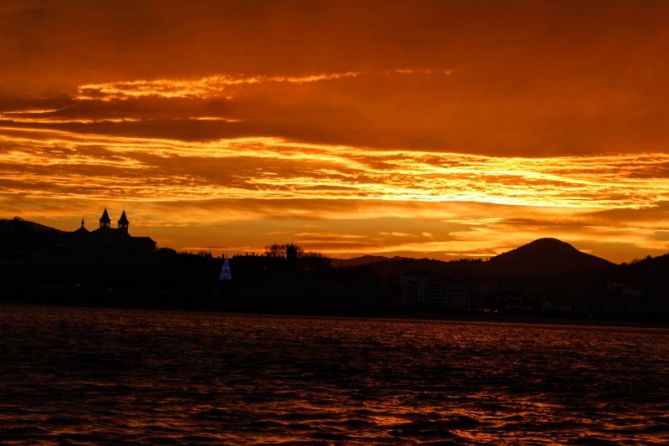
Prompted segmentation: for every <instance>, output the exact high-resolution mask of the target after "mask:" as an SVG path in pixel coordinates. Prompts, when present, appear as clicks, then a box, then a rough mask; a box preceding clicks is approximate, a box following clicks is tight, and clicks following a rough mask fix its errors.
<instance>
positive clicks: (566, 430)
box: [0, 306, 669, 445]
mask: <svg viewBox="0 0 669 446" xmlns="http://www.w3.org/2000/svg"><path fill="white" fill-rule="evenodd" d="M0 444H3V445H15V444H41V445H50V444H53V445H79V444H101V445H119V444H136V445H170V444H175V445H176V444H216V445H247V444H262V445H288V444H290V445H301V444H303V445H339V444H342V445H348V444H350V445H374V444H408V445H411V444H426V445H451V444H455V445H459V444H464V445H469V444H472V445H476V444H481V445H484V444H485V445H516V444H529V445H542V444H546V445H549V444H550V445H556V444H565V445H619V444H620V445H639V444H643V445H652V444H657V445H660V444H664V445H666V444H669V331H667V330H662V329H644V328H616V327H588V326H567V325H564V326H558V325H539V324H511V323H476V322H449V321H429V320H400V319H391V320H388V319H386V320H383V319H356V318H325V317H290V316H267V315H238V314H223V313H205V312H176V311H171V312H168V311H150V310H122V309H84V308H62V307H38V306H0Z"/></svg>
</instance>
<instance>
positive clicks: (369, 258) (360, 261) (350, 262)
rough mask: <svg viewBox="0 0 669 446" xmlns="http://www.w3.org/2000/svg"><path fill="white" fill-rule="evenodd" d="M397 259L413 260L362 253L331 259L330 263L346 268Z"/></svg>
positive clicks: (403, 258)
mask: <svg viewBox="0 0 669 446" xmlns="http://www.w3.org/2000/svg"><path fill="white" fill-rule="evenodd" d="M399 260H413V259H407V258H406V257H399V256H395V257H386V256H373V255H364V256H360V257H353V258H351V259H332V261H331V265H332V266H334V267H336V268H348V267H355V266H364V265H369V264H372V263H379V262H388V261H391V262H395V261H399Z"/></svg>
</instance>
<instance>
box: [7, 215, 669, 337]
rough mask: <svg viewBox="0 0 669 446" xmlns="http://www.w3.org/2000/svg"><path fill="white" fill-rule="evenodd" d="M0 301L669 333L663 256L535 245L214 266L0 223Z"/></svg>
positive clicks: (217, 261) (280, 252)
mask: <svg viewBox="0 0 669 446" xmlns="http://www.w3.org/2000/svg"><path fill="white" fill-rule="evenodd" d="M224 262H227V264H228V265H227V266H229V271H230V274H231V280H221V277H222V276H221V271H222V269H223V266H224ZM223 278H225V279H227V277H223ZM0 301H3V302H6V303H36V304H54V305H80V306H113V307H139V308H178V309H197V310H214V311H239V312H258V313H283V314H286V313H292V314H320V315H348V316H351V315H355V316H391V317H394V316H396V317H412V316H419V317H426V316H428V317H429V316H433V317H439V318H444V317H447V318H448V317H454V318H473V319H483V320H516V321H522V320H528V321H530V320H531V321H536V320H542V319H545V320H553V321H555V320H570V321H593V320H600V321H611V322H625V321H626V322H641V323H656V324H667V323H669V254H667V255H663V256H660V257H654V258H651V257H648V258H646V259H643V260H640V261H635V262H632V263H631V264H622V265H616V264H613V263H611V262H608V261H606V260H604V259H601V258H598V257H595V256H593V255H590V254H586V253H583V252H581V251H579V250H577V249H576V248H574V247H573V246H571V245H569V244H567V243H564V242H562V241H559V240H556V239H539V240H536V241H534V242H532V243H529V244H527V245H524V246H521V247H519V248H517V249H514V250H512V251H509V252H506V253H504V254H501V255H499V256H496V257H493V258H491V259H490V260H488V261H482V260H458V261H450V262H443V261H438V260H431V259H410V258H402V257H394V258H386V257H382V256H364V257H360V258H357V259H348V260H336V259H328V258H326V257H323V256H320V255H316V254H303V253H301V252H300V250H299V249H298V248H297V247H294V246H292V245H283V246H275V247H274V249H272V250H270V251H269V252H268V253H267V254H265V255H246V256H235V257H232V258H230V259H223V258H217V257H213V256H212V255H210V254H190V253H177V252H176V251H174V250H172V249H169V248H160V249H157V248H156V246H155V242H153V240H151V239H150V238H148V237H132V236H131V235H129V233H128V230H127V226H125V227H123V228H122V227H119V228H118V229H116V228H111V227H110V226H109V225H107V226H105V227H102V226H101V227H100V228H99V229H96V230H95V231H88V230H86V229H85V228H84V226H83V224H82V227H81V228H79V229H78V230H77V231H73V232H66V231H60V230H57V229H53V228H49V227H47V226H43V225H39V224H37V223H33V222H29V221H24V220H21V219H13V220H0Z"/></svg>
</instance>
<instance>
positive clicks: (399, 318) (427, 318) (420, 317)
mask: <svg viewBox="0 0 669 446" xmlns="http://www.w3.org/2000/svg"><path fill="white" fill-rule="evenodd" d="M2 307H41V308H67V309H73V310H74V309H76V310H125V311H139V312H166V313H208V314H212V315H213V314H220V315H230V316H257V317H287V318H298V319H301V318H323V319H354V320H355V319H359V320H378V321H393V322H454V323H464V324H477V325H478V324H484V325H497V324H504V325H519V326H523V325H531V326H543V327H546V328H551V327H552V328H561V327H577V328H603V329H606V328H610V329H643V330H657V331H661V332H664V331H669V323H662V322H654V321H647V322H646V321H635V320H607V319H579V318H559V317H540V316H534V315H532V316H527V317H523V316H518V315H499V314H498V315H485V314H481V313H425V312H416V313H411V312H408V313H399V312H374V313H372V312H362V313H353V312H352V313H343V312H340V313H336V312H330V313H328V312H291V311H263V309H258V311H255V310H250V309H236V310H235V309H231V308H185V307H167V306H163V307H146V306H128V305H125V306H124V305H111V306H110V305H76V304H75V305H72V304H67V303H42V302H16V301H10V300H5V299H0V308H2Z"/></svg>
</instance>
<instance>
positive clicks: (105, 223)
mask: <svg viewBox="0 0 669 446" xmlns="http://www.w3.org/2000/svg"><path fill="white" fill-rule="evenodd" d="M110 226H111V218H109V214H108V213H107V208H106V207H105V211H104V212H103V213H102V217H100V229H105V228H109V227H110Z"/></svg>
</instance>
